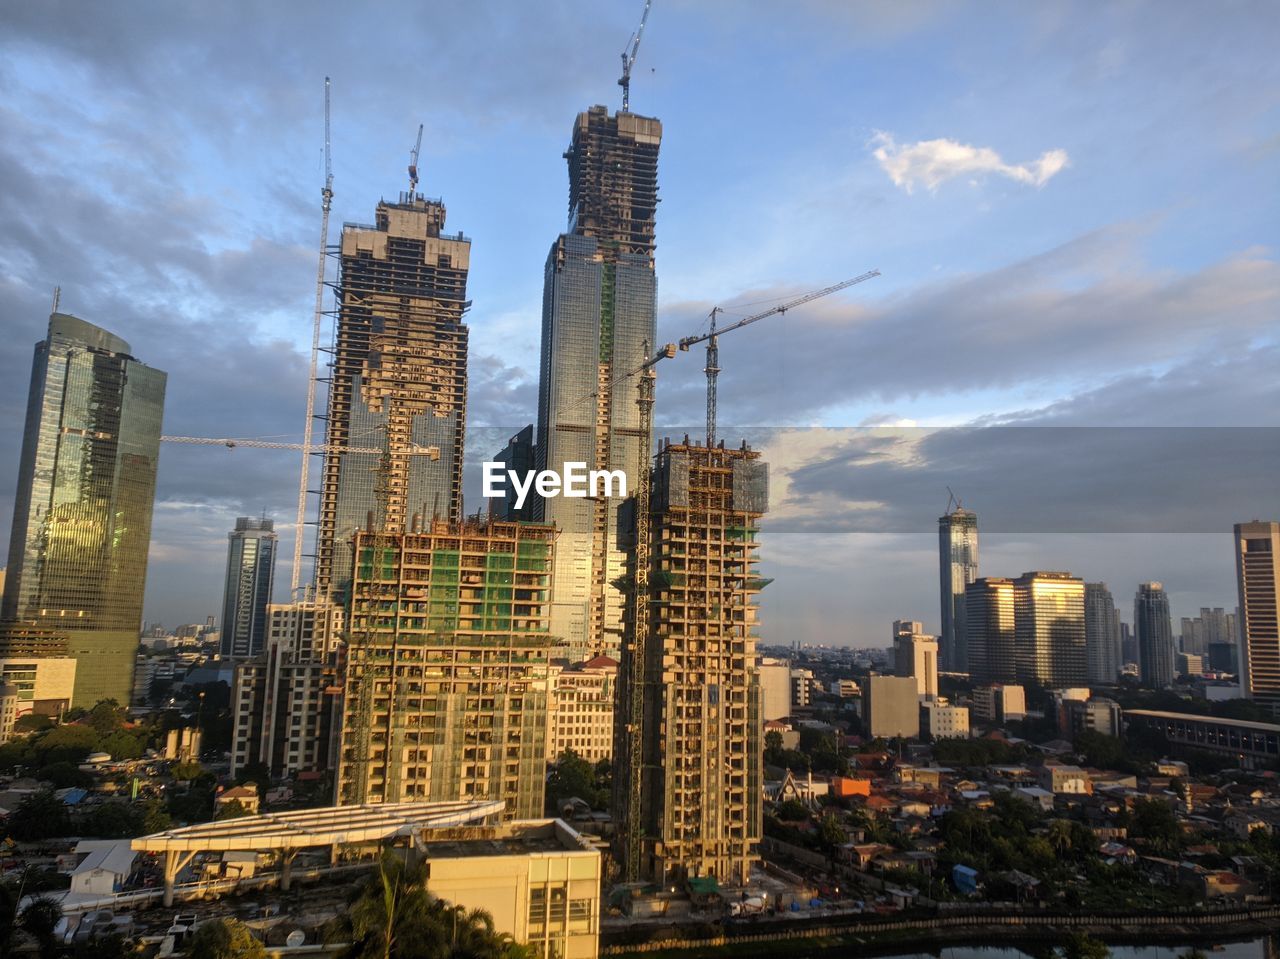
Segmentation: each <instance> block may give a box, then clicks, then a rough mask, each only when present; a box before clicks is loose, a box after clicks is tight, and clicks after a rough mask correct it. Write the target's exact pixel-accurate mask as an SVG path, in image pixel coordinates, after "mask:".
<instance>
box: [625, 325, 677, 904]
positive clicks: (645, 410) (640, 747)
mask: <svg viewBox="0 0 1280 959" xmlns="http://www.w3.org/2000/svg"><path fill="white" fill-rule="evenodd" d="M644 352H645V353H646V354H648V352H649V341H648V340H645V343H644ZM675 355H676V345H675V344H674V343H668V344H666V346H663V347H662V348H661V349H659V350H658V352H656V353H654V354H653V356H650V357H649V358H648V359H646V360H645V361H644V362H643V363H641V364H640V366H639V367H637V368H636V369H635V370H633V371H632V372H631V373H629V374H628V378H630V377H631V376H636V375H639V377H640V380H639V383H638V384H637V387H638V396H637V398H636V405H637V406H639V407H640V436H641V440H640V477H639V484H638V486H637V487H636V508H635V523H636V532H635V536H636V539H635V544H636V546H635V560H634V562H635V571H636V574H635V579H634V581H633V582H632V584H631V589H632V591H631V601H632V603H633V606H632V618H631V621H632V627H633V628H632V639H631V643H632V649H631V651H630V652H631V669H630V670H629V671H628V676H627V684H628V687H629V688H628V693H629V695H628V697H627V703H626V709H627V725H626V731H627V765H628V769H627V775H628V776H629V777H630V778H629V779H628V780H627V784H626V789H627V795H628V802H627V815H626V825H625V828H626V837H627V842H626V848H625V850H624V855H623V871H624V874H625V876H626V881H627V882H636V881H638V880H639V879H640V863H641V859H642V856H643V837H642V836H641V823H642V822H643V818H642V817H641V815H640V805H641V801H642V799H643V782H642V774H643V769H644V687H645V681H646V676H645V673H646V664H645V655H646V653H645V647H646V646H647V645H648V642H649V630H650V625H649V624H650V609H649V502H650V498H651V496H652V486H653V483H652V477H651V476H650V470H649V453H650V448H649V444H650V442H651V439H650V438H651V437H652V435H653V394H654V383H655V381H656V380H657V378H658V374H657V371H656V370H655V369H654V367H655V366H657V365H658V363H659V362H661V361H662V360H669V359H673V358H674V357H675Z"/></svg>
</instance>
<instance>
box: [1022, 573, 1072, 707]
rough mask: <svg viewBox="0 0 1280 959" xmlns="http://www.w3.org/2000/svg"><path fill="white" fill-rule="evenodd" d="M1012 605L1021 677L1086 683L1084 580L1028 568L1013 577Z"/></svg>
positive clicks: (1044, 681) (1049, 682)
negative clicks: (1026, 570)
mask: <svg viewBox="0 0 1280 959" xmlns="http://www.w3.org/2000/svg"><path fill="white" fill-rule="evenodd" d="M1013 607H1014V633H1015V641H1016V645H1017V649H1016V653H1015V655H1016V659H1017V664H1018V681H1019V682H1022V683H1028V682H1034V683H1038V684H1039V685H1041V686H1049V687H1063V686H1083V685H1084V684H1086V683H1087V682H1088V681H1089V661H1088V655H1087V653H1086V649H1085V628H1084V580H1082V579H1080V578H1079V577H1078V576H1072V575H1071V574H1070V573H1053V572H1043V571H1035V572H1029V573H1023V574H1022V575H1021V576H1020V577H1018V578H1017V579H1015V580H1014V581H1013Z"/></svg>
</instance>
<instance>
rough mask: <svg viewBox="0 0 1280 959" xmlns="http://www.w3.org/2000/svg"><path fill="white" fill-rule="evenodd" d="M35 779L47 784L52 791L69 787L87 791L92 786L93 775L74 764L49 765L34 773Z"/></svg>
mask: <svg viewBox="0 0 1280 959" xmlns="http://www.w3.org/2000/svg"><path fill="white" fill-rule="evenodd" d="M36 778H37V779H39V780H40V781H41V782H47V783H49V784H50V785H52V786H53V788H54V789H67V788H69V787H71V786H79V787H80V788H82V789H88V788H89V787H90V786H92V785H93V775H92V774H91V773H87V772H85V771H84V770H83V769H81V768H80V767H79V766H77V765H76V764H75V763H65V762H64V763H50V764H49V765H48V766H45V767H44V768H43V769H41V770H40V771H39V772H38V773H36Z"/></svg>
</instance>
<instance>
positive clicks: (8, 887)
mask: <svg viewBox="0 0 1280 959" xmlns="http://www.w3.org/2000/svg"><path fill="white" fill-rule="evenodd" d="M17 920H18V884H17V883H16V882H0V956H7V955H9V945H10V944H11V943H12V942H13V938H14V933H15V932H17V931H18V922H17Z"/></svg>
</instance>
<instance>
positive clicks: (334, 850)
mask: <svg viewBox="0 0 1280 959" xmlns="http://www.w3.org/2000/svg"><path fill="white" fill-rule="evenodd" d="M339 853H340V850H339V848H338V844H337V843H336V842H335V843H334V844H333V845H332V846H330V847H329V865H331V866H336V865H337V864H338V859H339V858H340V855H339Z"/></svg>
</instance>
